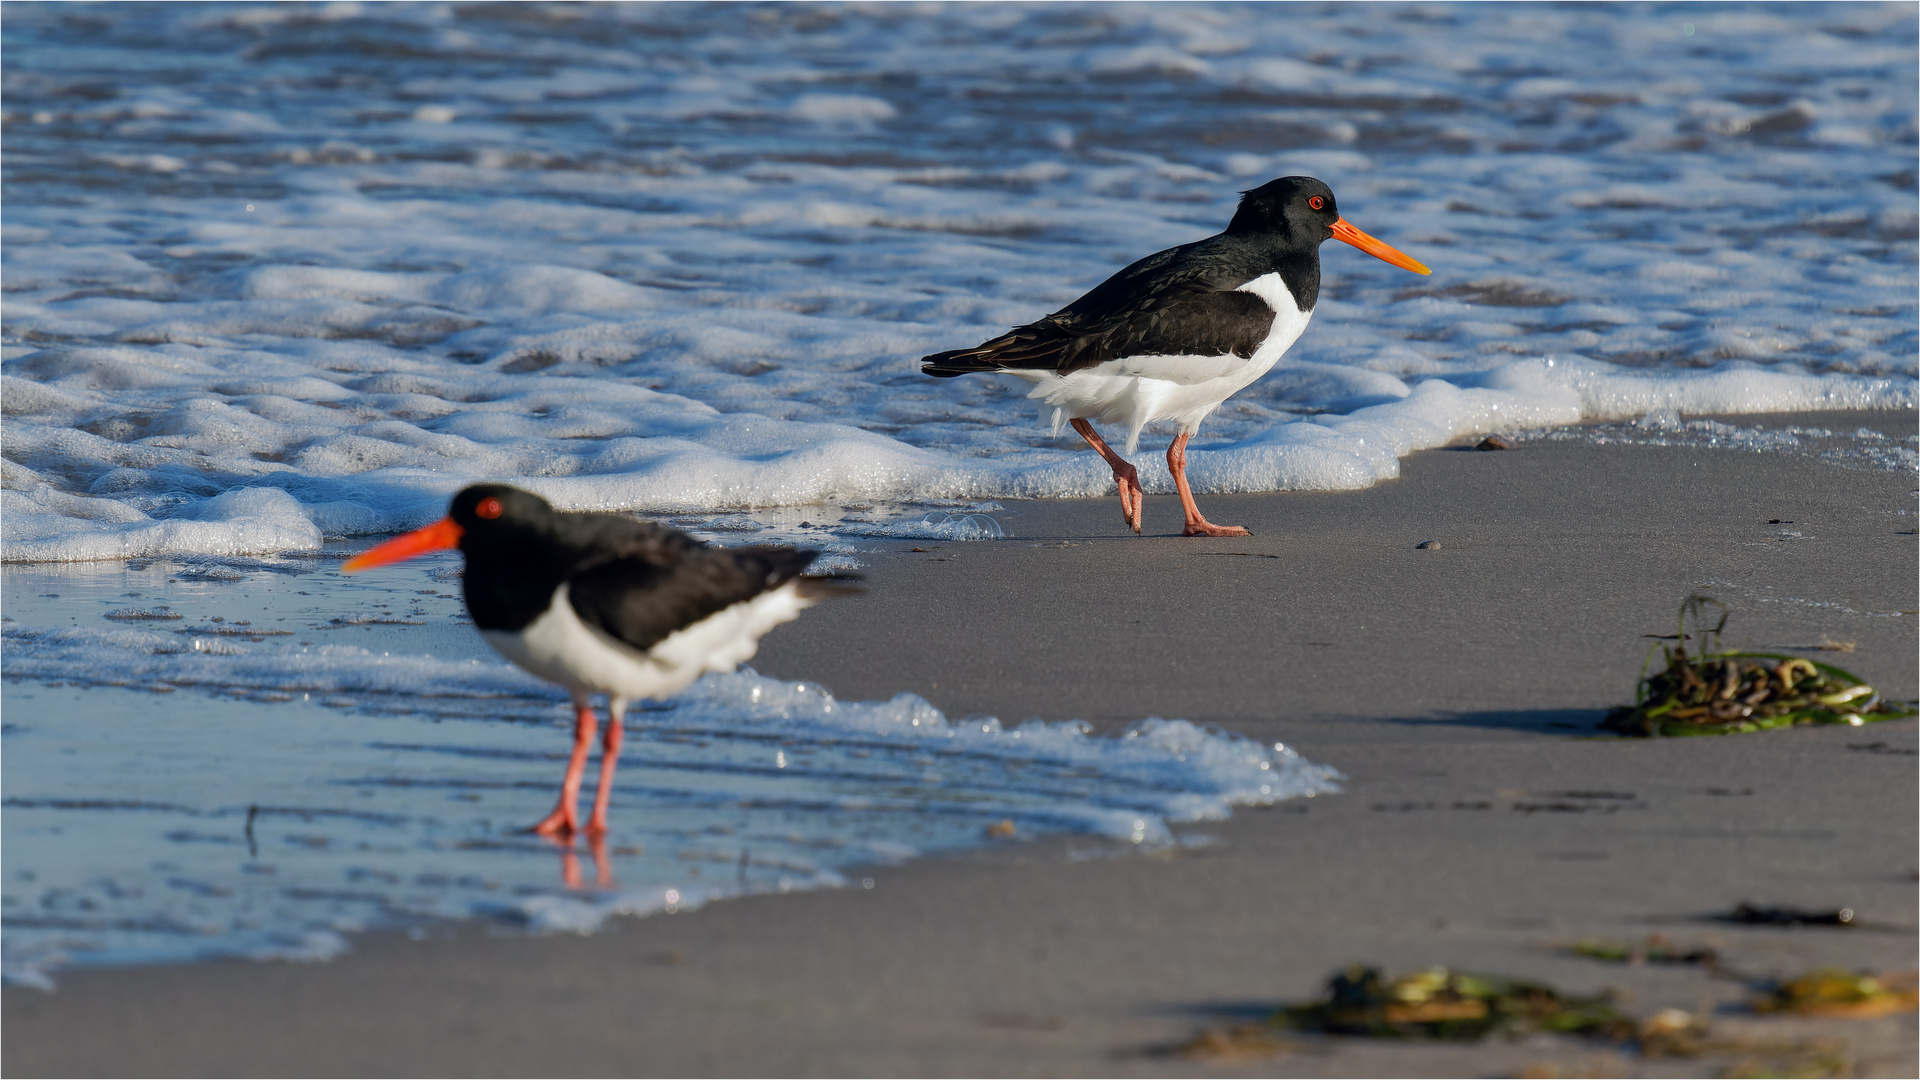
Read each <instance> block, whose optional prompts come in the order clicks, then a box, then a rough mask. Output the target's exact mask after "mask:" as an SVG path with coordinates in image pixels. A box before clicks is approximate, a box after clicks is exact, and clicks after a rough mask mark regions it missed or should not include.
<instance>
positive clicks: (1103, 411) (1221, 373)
mask: <svg viewBox="0 0 1920 1080" xmlns="http://www.w3.org/2000/svg"><path fill="white" fill-rule="evenodd" d="M1329 239H1333V240H1343V241H1345V242H1347V243H1349V244H1352V245H1353V246H1354V247H1357V248H1359V249H1360V250H1361V251H1364V252H1366V253H1367V254H1369V255H1373V256H1376V257H1378V258H1381V259H1385V260H1386V261H1387V262H1390V263H1392V264H1393V265H1395V266H1398V267H1401V268H1403V269H1406V270H1411V271H1413V272H1414V273H1416V274H1427V273H1431V272H1432V271H1430V270H1428V269H1427V268H1426V267H1425V266H1422V265H1421V264H1420V263H1418V262H1416V261H1414V260H1413V259H1411V258H1409V257H1407V256H1406V255H1404V254H1402V253H1400V252H1398V251H1395V250H1394V249H1393V248H1391V247H1388V246H1387V245H1386V244H1383V243H1381V242H1380V241H1378V240H1375V239H1374V238H1373V237H1371V236H1368V235H1367V234H1366V233H1363V232H1361V231H1360V230H1359V229H1356V228H1354V227H1353V226H1352V225H1349V224H1347V220H1346V219H1345V218H1343V217H1341V216H1340V212H1339V210H1338V209H1336V208H1335V206H1334V202H1333V191H1332V189H1330V188H1328V187H1327V185H1325V184H1323V183H1321V182H1320V181H1318V180H1315V179H1314V178H1312V177H1310V176H1283V177H1281V178H1280V179H1278V180H1274V181H1272V182H1270V183H1267V184H1262V185H1261V186H1259V187H1257V188H1254V189H1253V190H1252V191H1248V192H1244V193H1242V195H1241V198H1240V207H1239V209H1238V210H1237V211H1235V212H1234V215H1233V220H1232V221H1231V222H1229V223H1228V224H1227V231H1226V232H1224V233H1221V234H1220V235H1218V236H1210V237H1208V238H1207V239H1205V240H1199V241H1196V242H1194V243H1191V244H1183V245H1181V246H1180V247H1177V248H1169V249H1168V250H1166V251H1162V252H1160V253H1159V254H1157V255H1149V256H1147V257H1146V258H1144V259H1141V260H1140V261H1139V262H1137V263H1134V264H1133V265H1132V266H1129V267H1127V268H1126V269H1125V270H1122V271H1120V272H1119V273H1117V274H1115V275H1113V276H1112V277H1110V278H1108V279H1107V280H1106V281H1104V282H1102V283H1101V284H1100V285H1099V287H1098V288H1095V289H1094V290H1093V291H1092V292H1090V293H1088V294H1087V295H1085V296H1083V297H1081V298H1080V299H1078V300H1075V301H1074V302H1073V303H1071V304H1068V305H1067V306H1066V307H1064V308H1061V309H1060V310H1059V311H1056V312H1054V313H1053V314H1051V315H1049V316H1047V317H1046V318H1044V319H1041V320H1039V321H1038V322H1032V323H1028V324H1027V325H1025V326H1017V327H1015V328H1014V329H1013V330H1012V331H1010V332H1008V333H1006V334H1002V335H1001V336H999V337H997V338H994V339H993V340H992V341H989V342H986V343H985V344H982V345H978V346H975V347H974V348H971V349H956V350H954V351H952V352H943V353H935V354H934V355H932V356H928V357H923V358H922V364H921V368H920V370H922V371H924V372H926V373H927V374H928V375H932V376H935V377H936V378H942V379H948V378H952V377H954V376H956V375H967V374H971V373H973V372H976V371H987V372H1005V373H1006V374H1009V375H1016V376H1019V377H1020V378H1022V379H1025V380H1026V381H1028V382H1030V383H1033V384H1034V387H1033V391H1032V392H1031V393H1029V394H1028V395H1027V396H1028V397H1029V398H1037V399H1039V400H1041V401H1043V402H1045V403H1046V404H1048V405H1050V406H1052V407H1053V424H1054V430H1055V432H1056V433H1057V432H1058V431H1059V429H1060V425H1061V423H1062V422H1067V421H1070V422H1071V423H1072V424H1073V429H1074V430H1075V431H1077V432H1079V433H1080V436H1081V437H1082V438H1084V439H1086V440H1087V443H1088V444H1089V445H1091V446H1092V447H1093V448H1094V450H1096V451H1098V452H1099V454H1100V456H1101V457H1103V458H1105V459H1106V460H1107V464H1108V465H1110V466H1112V468H1113V479H1114V482H1115V483H1116V484H1118V485H1119V487H1120V509H1121V513H1122V514H1123V515H1124V516H1125V518H1126V521H1127V524H1129V525H1131V526H1133V531H1134V532H1139V531H1140V512H1141V491H1140V480H1139V476H1138V474H1137V473H1136V472H1135V471H1134V467H1133V466H1132V465H1130V464H1128V462H1127V460H1126V459H1125V458H1123V457H1121V456H1120V455H1119V454H1116V453H1114V451H1113V449H1112V448H1111V447H1109V446H1108V445H1107V444H1106V442H1105V441H1104V440H1102V439H1101V438H1100V436H1099V434H1098V433H1097V432H1095V431H1094V429H1093V424H1092V423H1091V422H1090V421H1093V420H1098V421H1101V422H1102V423H1118V424H1125V425H1127V453H1129V454H1131V453H1133V452H1134V450H1135V448H1136V447H1138V446H1139V443H1140V430H1141V429H1142V428H1144V427H1146V426H1147V425H1148V424H1150V423H1152V422H1154V421H1155V420H1172V421H1174V422H1175V423H1177V424H1178V425H1179V426H1180V434H1179V436H1178V437H1176V438H1175V439H1174V440H1173V445H1172V446H1170V447H1168V448H1167V468H1168V469H1169V470H1170V471H1172V473H1173V483H1174V486H1175V487H1176V488H1178V489H1179V492H1180V505H1181V506H1182V507H1183V508H1184V509H1185V511H1186V516H1187V526H1186V535H1188V536H1245V535H1247V530H1246V529H1243V528H1240V527H1239V526H1237V525H1215V524H1213V523H1212V522H1209V521H1208V520H1207V519H1206V518H1205V517H1203V516H1202V515H1201V513H1200V508H1199V507H1197V506H1195V505H1194V502H1193V492H1192V490H1191V489H1190V488H1189V487H1188V486H1187V440H1188V439H1189V438H1191V437H1192V435H1193V433H1194V431H1195V429H1197V428H1198V427H1199V426H1200V421H1201V420H1204V419H1206V417H1207V415H1208V414H1209V413H1211V412H1213V410H1215V409H1217V408H1219V407H1220V403H1221V402H1223V401H1225V400H1226V399H1227V398H1229V397H1231V396H1233V394H1234V393H1236V392H1238V391H1239V390H1241V389H1242V388H1244V387H1246V386H1247V385H1248V384H1250V383H1252V382H1253V381H1254V380H1255V379H1258V378H1259V377H1260V376H1262V375H1265V374H1266V373H1267V371H1268V370H1269V369H1271V368H1272V367H1273V365H1274V362H1275V361H1277V360H1279V359H1280V355H1281V354H1282V353H1284V352H1286V351H1287V348H1288V347H1289V346H1291V345H1292V344H1293V343H1294V341H1295V339H1297V338H1299V336H1300V332H1301V331H1303V330H1305V329H1306V328H1307V319H1308V318H1310V317H1311V316H1312V315H1313V305H1314V301H1315V300H1317V299H1318V298H1319V295H1320V245H1321V244H1322V243H1323V242H1325V241H1327V240H1329Z"/></svg>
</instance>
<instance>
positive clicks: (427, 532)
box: [340, 518, 461, 574]
mask: <svg viewBox="0 0 1920 1080" xmlns="http://www.w3.org/2000/svg"><path fill="white" fill-rule="evenodd" d="M460 533H461V529H460V526H458V525H456V524H454V521H453V519H452V518H441V519H440V520H439V521H436V522H434V523H433V524H431V525H429V526H427V527H426V528H424V529H415V530H413V531H412V532H410V533H408V534H406V535H405V536H396V537H394V538H393V539H391V540H389V541H387V542H386V543H384V544H381V545H380V546H378V547H374V548H369V549H368V550H366V551H363V552H361V553H360V554H358V555H355V556H354V557H353V558H351V559H348V560H347V561H346V562H345V563H343V564H341V566H340V572H341V573H343V574H351V573H353V572H354V571H356V570H370V569H372V568H373V567H376V566H385V565H387V564H388V563H397V562H400V561H401V560H403V559H411V558H413V557H414V556H415V555H425V554H426V553H427V552H429V551H443V550H445V549H447V548H450V547H457V546H459V544H460Z"/></svg>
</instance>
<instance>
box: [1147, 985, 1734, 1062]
mask: <svg viewBox="0 0 1920 1080" xmlns="http://www.w3.org/2000/svg"><path fill="white" fill-rule="evenodd" d="M1669 1012H1672V1013H1675V1014H1676V1015H1677V1016H1679V1017H1683V1018H1684V1019H1685V1023H1684V1024H1680V1025H1678V1026H1676V1021H1675V1016H1674V1015H1667V1014H1661V1015H1660V1016H1656V1017H1655V1018H1654V1020H1650V1021H1647V1022H1645V1023H1637V1022H1635V1021H1634V1020H1633V1018H1631V1017H1629V1016H1626V1015H1624V1014H1622V1013H1620V1012H1618V1011H1617V1010H1615V1009H1614V1007H1613V999H1612V997H1611V995H1608V994H1600V995H1598V996H1595V997H1573V996H1569V995H1565V994H1561V993H1560V992H1559V991H1557V990H1554V989H1553V988H1552V987H1550V986H1547V985H1546V984H1544V983H1537V982H1529V981H1525V980H1520V979H1507V978H1501V977H1495V976H1485V975H1467V974H1463V973H1461V972H1456V971H1448V970H1447V969H1446V968H1443V967H1435V968H1430V969H1428V970H1426V971H1418V972H1414V973H1413V974H1411V975H1403V976H1401V977H1399V978H1397V979H1388V978H1386V977H1385V976H1383V975H1381V973H1380V971H1379V969H1377V968H1371V967H1367V966H1365V965H1362V964H1352V965H1349V966H1348V967H1346V968H1345V969H1343V970H1341V971H1340V972H1338V973H1336V974H1335V975H1334V976H1333V977H1332V978H1331V979H1329V980H1327V993H1326V997H1325V998H1324V999H1323V1000H1320V1001H1313V1002H1308V1003H1306V1004H1303V1005H1283V1006H1281V1007H1280V1008H1279V1009H1277V1010H1275V1011H1274V1012H1273V1013H1272V1014H1271V1015H1270V1016H1268V1017H1266V1018H1265V1019H1264V1020H1259V1021H1254V1022H1251V1023H1240V1024H1231V1025H1221V1026H1215V1027H1211V1028H1208V1029H1207V1030H1205V1031H1202V1032H1200V1033H1199V1034H1197V1035H1195V1036H1193V1037H1192V1038H1190V1039H1187V1040H1185V1041H1183V1042H1179V1043H1175V1044H1173V1045H1170V1046H1163V1047H1159V1048H1156V1049H1154V1050H1152V1051H1150V1052H1151V1053H1154V1054H1157V1055H1161V1056H1170V1057H1182V1058H1194V1059H1202V1060H1208V1061H1245V1060H1251V1059H1254V1058H1261V1057H1271V1056H1273V1055H1275V1054H1280V1053H1284V1052H1287V1051H1290V1050H1296V1049H1302V1048H1303V1046H1302V1044H1298V1043H1296V1042H1295V1041H1293V1040H1291V1039H1289V1038H1288V1036H1289V1035H1290V1034H1297V1035H1340V1036H1357V1037H1363V1038H1375V1039H1441V1040H1447V1041H1453V1042H1477V1041H1479V1040H1481V1039H1483V1038H1485V1037H1487V1036H1488V1035H1495V1034H1498V1035H1505V1036H1508V1037H1517V1036H1523V1035H1532V1034H1535V1033H1541V1032H1545V1033H1552V1034H1564V1035H1580V1036H1585V1037H1589V1038H1595V1039H1601V1040H1605V1041H1608V1042H1614V1043H1629V1042H1636V1041H1637V1042H1638V1043H1639V1044H1640V1045H1641V1046H1642V1047H1643V1048H1644V1047H1646V1046H1647V1045H1649V1043H1648V1040H1649V1039H1652V1040H1656V1041H1658V1040H1667V1041H1668V1042H1672V1041H1673V1037H1674V1036H1673V1032H1675V1031H1679V1030H1686V1031H1689V1032H1694V1031H1695V1030H1696V1029H1700V1028H1699V1025H1698V1024H1697V1023H1696V1022H1695V1021H1694V1020H1693V1018H1692V1017H1691V1016H1689V1015H1688V1014H1685V1013H1677V1011H1676V1010H1669ZM1649 1025H1652V1026H1649ZM1700 1030H1704V1029H1700ZM1660 1045H1663V1046H1664V1045H1666V1043H1661V1044H1660ZM1663 1052H1664V1051H1663Z"/></svg>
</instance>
